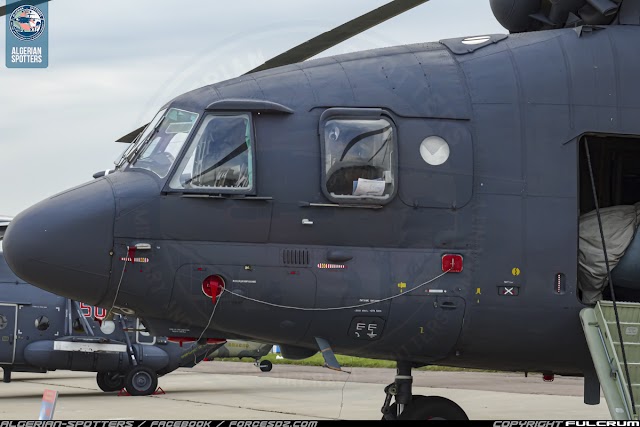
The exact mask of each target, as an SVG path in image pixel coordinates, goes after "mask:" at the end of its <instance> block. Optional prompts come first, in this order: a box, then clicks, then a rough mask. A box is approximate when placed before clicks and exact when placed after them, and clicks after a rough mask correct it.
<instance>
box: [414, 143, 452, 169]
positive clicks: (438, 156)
mask: <svg viewBox="0 0 640 427" xmlns="http://www.w3.org/2000/svg"><path fill="white" fill-rule="evenodd" d="M450 154H451V150H450V149H449V144H448V143H447V141H445V140H444V139H442V138H440V137H439V136H430V137H428V138H425V139H424V141H422V143H421V144H420V156H422V160H424V161H425V162H427V164H430V165H431V166H440V165H441V164H443V163H444V162H446V161H447V160H449V155H450Z"/></svg>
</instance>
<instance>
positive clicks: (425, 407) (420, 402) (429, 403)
mask: <svg viewBox="0 0 640 427" xmlns="http://www.w3.org/2000/svg"><path fill="white" fill-rule="evenodd" d="M396 407H397V406H396V404H395V403H394V404H392V405H391V406H389V409H390V410H391V413H392V414H395V413H396ZM382 419H383V420H384V419H385V418H384V417H383V418H382ZM398 419H399V420H423V421H424V420H427V421H429V420H431V421H436V420H463V421H468V420H469V417H468V416H467V414H466V413H465V412H464V410H463V409H462V408H461V407H460V406H458V404H457V403H455V402H454V401H452V400H449V399H447V398H444V397H440V396H413V401H412V402H411V405H408V406H406V407H405V408H404V410H403V411H402V414H400V416H399V417H398Z"/></svg>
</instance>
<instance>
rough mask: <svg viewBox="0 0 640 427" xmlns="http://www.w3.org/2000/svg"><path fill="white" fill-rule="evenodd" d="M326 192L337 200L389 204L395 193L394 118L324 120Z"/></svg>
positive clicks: (324, 177)
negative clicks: (392, 119) (392, 120)
mask: <svg viewBox="0 0 640 427" xmlns="http://www.w3.org/2000/svg"><path fill="white" fill-rule="evenodd" d="M321 127H322V128H323V131H324V132H323V134H322V136H323V141H322V144H323V165H322V166H323V168H322V171H323V183H324V184H323V191H324V193H325V195H326V196H327V197H328V198H329V199H330V200H332V201H334V202H337V203H372V204H385V203H388V202H389V201H391V199H392V197H393V196H394V195H395V189H396V176H397V155H396V132H395V127H394V125H393V123H392V122H391V120H390V119H387V118H386V117H384V116H379V117H371V118H366V117H352V118H350V117H345V116H340V117H335V118H329V119H327V120H324V121H323V125H322V126H321Z"/></svg>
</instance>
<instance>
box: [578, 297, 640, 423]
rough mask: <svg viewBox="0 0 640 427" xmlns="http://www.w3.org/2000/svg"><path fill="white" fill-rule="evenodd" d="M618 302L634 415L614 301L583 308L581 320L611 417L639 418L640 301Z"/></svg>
mask: <svg viewBox="0 0 640 427" xmlns="http://www.w3.org/2000/svg"><path fill="white" fill-rule="evenodd" d="M616 305H617V306H618V315H619V318H620V328H621V330H622V339H623V343H624V350H625V353H626V356H627V365H628V367H629V377H630V379H631V388H632V390H633V399H634V402H635V406H636V411H635V412H636V413H635V414H634V412H633V410H632V405H631V396H630V395H629V387H628V385H627V375H626V371H625V368H624V361H623V360H624V359H623V358H622V350H621V346H620V338H619V336H618V327H617V326H616V317H615V314H614V311H613V302H611V301H599V302H598V303H597V304H596V306H595V307H593V308H585V309H583V310H582V311H581V312H580V321H581V323H582V328H583V329H584V334H585V336H586V338H587V345H588V346H589V352H590V353H591V358H592V359H593V365H594V366H595V369H596V373H597V375H598V379H599V380H600V386H601V387H602V392H603V394H604V397H605V400H606V401H607V406H608V407H609V412H610V413H611V417H612V418H613V419H614V420H638V415H640V303H632V302H618V303H616Z"/></svg>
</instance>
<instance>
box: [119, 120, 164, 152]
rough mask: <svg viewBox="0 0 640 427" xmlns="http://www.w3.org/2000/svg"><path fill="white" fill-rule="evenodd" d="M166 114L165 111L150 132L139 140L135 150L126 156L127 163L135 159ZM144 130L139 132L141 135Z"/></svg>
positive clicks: (156, 130)
mask: <svg viewBox="0 0 640 427" xmlns="http://www.w3.org/2000/svg"><path fill="white" fill-rule="evenodd" d="M166 116H167V113H165V115H164V116H162V118H161V119H160V120H158V123H156V125H155V126H154V127H153V129H151V132H149V135H147V137H146V138H145V139H144V140H141V141H140V142H139V144H138V146H137V147H136V149H135V150H133V151H132V152H131V153H130V154H129V155H128V156H127V161H128V162H129V163H131V162H133V159H135V158H136V157H137V156H138V153H140V151H142V149H143V148H144V147H146V145H147V142H149V141H150V140H151V138H152V137H153V136H154V135H155V134H156V133H157V132H158V128H160V125H161V124H162V123H163V122H164V119H165V117H166ZM143 134H144V131H143V132H142V133H141V134H140V135H143Z"/></svg>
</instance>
